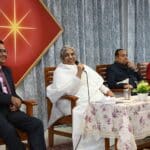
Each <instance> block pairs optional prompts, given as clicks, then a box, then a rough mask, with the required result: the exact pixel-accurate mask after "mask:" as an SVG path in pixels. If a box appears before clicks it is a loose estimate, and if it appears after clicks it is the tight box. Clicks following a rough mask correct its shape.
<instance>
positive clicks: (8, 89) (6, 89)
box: [0, 69, 11, 94]
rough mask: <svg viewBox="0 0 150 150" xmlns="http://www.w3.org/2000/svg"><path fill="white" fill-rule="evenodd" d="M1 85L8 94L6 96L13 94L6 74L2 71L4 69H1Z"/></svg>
mask: <svg viewBox="0 0 150 150" xmlns="http://www.w3.org/2000/svg"><path fill="white" fill-rule="evenodd" d="M0 83H1V85H2V90H3V92H4V93H6V94H7V93H9V94H11V90H10V87H9V84H8V82H7V79H6V77H5V74H4V72H3V71H2V69H0Z"/></svg>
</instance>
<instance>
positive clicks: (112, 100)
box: [92, 96, 116, 104]
mask: <svg viewBox="0 0 150 150" xmlns="http://www.w3.org/2000/svg"><path fill="white" fill-rule="evenodd" d="M92 103H103V104H115V103H116V98H115V97H110V96H106V97H105V98H104V99H103V100H100V101H94V102H92Z"/></svg>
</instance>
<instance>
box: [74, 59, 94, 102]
mask: <svg viewBox="0 0 150 150" xmlns="http://www.w3.org/2000/svg"><path fill="white" fill-rule="evenodd" d="M75 64H76V65H78V64H79V61H78V60H76V61H75ZM83 72H85V74H86V82H87V90H88V103H89V104H90V99H91V98H90V90H89V79H88V73H87V71H86V70H85V68H83Z"/></svg>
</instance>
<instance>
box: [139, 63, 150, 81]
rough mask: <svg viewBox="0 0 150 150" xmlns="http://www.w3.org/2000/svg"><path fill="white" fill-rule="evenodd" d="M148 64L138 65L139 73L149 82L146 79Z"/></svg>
mask: <svg viewBox="0 0 150 150" xmlns="http://www.w3.org/2000/svg"><path fill="white" fill-rule="evenodd" d="M147 64H148V63H138V64H137V67H138V71H139V73H140V75H141V76H142V78H143V79H144V80H147V77H146V71H147Z"/></svg>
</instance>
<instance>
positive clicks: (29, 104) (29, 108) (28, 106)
mask: <svg viewBox="0 0 150 150" xmlns="http://www.w3.org/2000/svg"><path fill="white" fill-rule="evenodd" d="M22 103H23V104H24V105H25V106H26V113H27V114H28V115H29V116H33V106H35V105H37V102H36V101H35V100H23V102H22ZM17 132H18V135H19V137H20V139H21V141H25V140H28V136H27V134H26V132H23V131H20V130H19V129H17ZM4 144H5V143H4V141H3V139H2V138H0V145H4ZM26 146H28V143H27V144H26Z"/></svg>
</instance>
